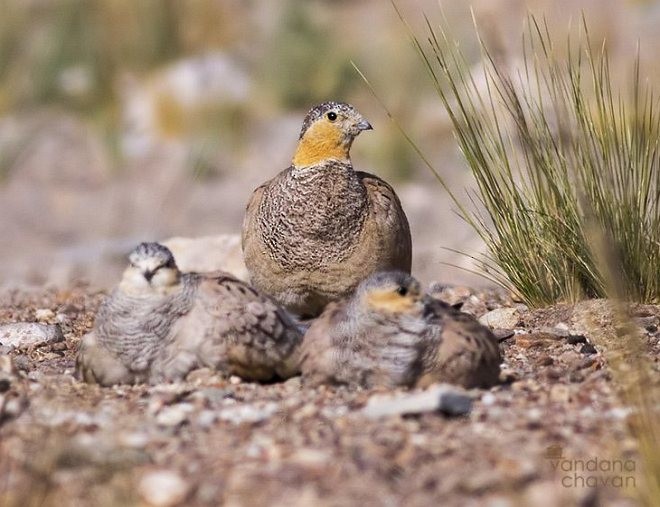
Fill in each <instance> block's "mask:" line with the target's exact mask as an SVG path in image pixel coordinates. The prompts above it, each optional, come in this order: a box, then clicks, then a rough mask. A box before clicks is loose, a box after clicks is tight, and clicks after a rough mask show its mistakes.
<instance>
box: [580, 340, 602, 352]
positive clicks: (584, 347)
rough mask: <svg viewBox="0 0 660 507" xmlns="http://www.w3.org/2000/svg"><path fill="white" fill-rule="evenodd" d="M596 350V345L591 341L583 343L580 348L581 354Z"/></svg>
mask: <svg viewBox="0 0 660 507" xmlns="http://www.w3.org/2000/svg"><path fill="white" fill-rule="evenodd" d="M597 352H598V351H597V350H596V347H594V346H593V345H592V344H591V343H585V344H584V345H582V347H581V348H580V353H581V354H596V353H597Z"/></svg>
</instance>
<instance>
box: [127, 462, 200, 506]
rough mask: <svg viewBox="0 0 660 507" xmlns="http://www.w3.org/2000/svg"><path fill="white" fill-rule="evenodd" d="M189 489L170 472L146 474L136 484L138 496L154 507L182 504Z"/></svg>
mask: <svg viewBox="0 0 660 507" xmlns="http://www.w3.org/2000/svg"><path fill="white" fill-rule="evenodd" d="M189 490H190V488H189V486H188V484H187V483H186V482H185V481H184V480H183V479H182V478H181V476H180V475H179V474H178V473H176V472H173V471H171V470H157V471H153V472H148V473H146V474H145V475H144V476H143V477H142V479H141V480H140V483H139V484H138V492H139V494H140V496H141V497H142V498H143V499H144V501H145V502H147V503H148V504H149V505H153V506H154V507H170V506H173V505H177V504H180V503H182V502H183V501H184V500H185V499H186V496H188V492H189Z"/></svg>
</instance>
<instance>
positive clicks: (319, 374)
mask: <svg viewBox="0 0 660 507" xmlns="http://www.w3.org/2000/svg"><path fill="white" fill-rule="evenodd" d="M345 311H346V303H345V302H343V301H342V302H333V303H329V304H328V305H327V306H326V307H325V310H324V311H323V313H322V314H321V315H320V316H319V317H318V318H317V319H315V320H314V321H313V322H312V324H311V326H310V327H309V329H308V330H307V332H306V333H305V336H304V338H303V342H302V345H301V347H300V354H299V361H300V371H301V373H302V376H303V380H304V381H305V383H307V384H310V385H319V384H336V383H346V380H347V379H348V378H350V376H351V373H350V372H349V371H346V370H347V369H348V368H350V366H349V364H347V363H348V362H344V361H341V360H340V358H341V356H342V350H341V342H342V339H341V336H337V333H338V332H339V333H340V332H341V331H339V330H338V328H339V324H340V323H341V321H342V320H343V319H344V318H345V316H346V315H345Z"/></svg>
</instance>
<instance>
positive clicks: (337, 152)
mask: <svg viewBox="0 0 660 507" xmlns="http://www.w3.org/2000/svg"><path fill="white" fill-rule="evenodd" d="M372 128H373V127H372V126H371V124H370V123H369V122H368V121H367V120H366V119H365V118H364V117H363V116H362V115H361V114H360V113H358V112H357V110H356V109H355V108H354V107H353V106H351V105H350V104H346V103H343V102H324V103H322V104H319V105H318V106H315V107H313V108H312V109H311V110H310V111H309V113H307V116H305V120H304V121H303V125H302V129H301V131H300V139H299V141H298V147H297V148H296V153H295V155H294V157H293V165H294V167H297V168H303V167H310V166H313V165H317V164H319V163H321V162H323V161H325V160H338V161H342V162H347V161H349V160H350V156H349V152H350V149H351V145H352V144H353V140H354V139H355V138H356V137H357V136H358V135H359V134H360V132H362V131H363V130H371V129H372Z"/></svg>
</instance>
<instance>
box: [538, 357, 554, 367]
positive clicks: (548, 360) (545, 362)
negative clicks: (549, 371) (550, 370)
mask: <svg viewBox="0 0 660 507" xmlns="http://www.w3.org/2000/svg"><path fill="white" fill-rule="evenodd" d="M554 362H555V360H554V359H552V357H550V356H549V355H547V354H543V355H542V356H541V357H539V358H538V363H539V365H541V366H550V365H551V364H553V363H554Z"/></svg>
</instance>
